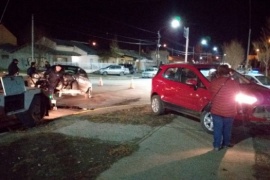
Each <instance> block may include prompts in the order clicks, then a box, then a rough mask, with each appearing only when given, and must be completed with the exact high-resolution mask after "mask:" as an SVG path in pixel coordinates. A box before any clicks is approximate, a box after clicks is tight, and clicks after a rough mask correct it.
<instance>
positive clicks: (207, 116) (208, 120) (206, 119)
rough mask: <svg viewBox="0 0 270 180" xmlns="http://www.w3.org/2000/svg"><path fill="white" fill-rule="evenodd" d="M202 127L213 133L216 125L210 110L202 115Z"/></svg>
mask: <svg viewBox="0 0 270 180" xmlns="http://www.w3.org/2000/svg"><path fill="white" fill-rule="evenodd" d="M200 121H201V125H202V128H203V129H204V130H205V131H206V132H207V133H209V134H213V131H214V125H213V119H212V115H211V113H210V112H208V111H204V112H203V113H202V114H201V117H200Z"/></svg>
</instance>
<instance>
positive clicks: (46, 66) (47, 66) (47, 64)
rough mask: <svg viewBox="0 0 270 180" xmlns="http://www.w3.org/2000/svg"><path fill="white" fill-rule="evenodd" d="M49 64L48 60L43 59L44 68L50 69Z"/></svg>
mask: <svg viewBox="0 0 270 180" xmlns="http://www.w3.org/2000/svg"><path fill="white" fill-rule="evenodd" d="M50 67H51V65H50V63H49V62H48V61H45V69H46V71H48V70H49V69H50Z"/></svg>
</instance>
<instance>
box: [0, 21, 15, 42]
mask: <svg viewBox="0 0 270 180" xmlns="http://www.w3.org/2000/svg"><path fill="white" fill-rule="evenodd" d="M0 44H12V45H14V46H17V38H16V37H15V36H14V35H13V34H12V33H11V32H10V31H9V30H7V28H6V27H5V26H4V25H3V24H0Z"/></svg>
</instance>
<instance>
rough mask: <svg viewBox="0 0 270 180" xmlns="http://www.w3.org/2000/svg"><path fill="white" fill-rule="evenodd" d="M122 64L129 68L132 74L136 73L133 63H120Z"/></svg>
mask: <svg viewBox="0 0 270 180" xmlns="http://www.w3.org/2000/svg"><path fill="white" fill-rule="evenodd" d="M119 65H120V66H124V67H125V68H128V70H129V73H130V74H134V73H135V68H134V66H133V65H132V64H119Z"/></svg>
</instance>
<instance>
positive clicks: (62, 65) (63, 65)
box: [51, 64, 80, 68]
mask: <svg viewBox="0 0 270 180" xmlns="http://www.w3.org/2000/svg"><path fill="white" fill-rule="evenodd" d="M55 66H61V67H74V68H80V67H79V66H74V65H65V64H55V65H52V66H51V67H55Z"/></svg>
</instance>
